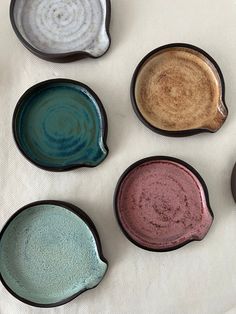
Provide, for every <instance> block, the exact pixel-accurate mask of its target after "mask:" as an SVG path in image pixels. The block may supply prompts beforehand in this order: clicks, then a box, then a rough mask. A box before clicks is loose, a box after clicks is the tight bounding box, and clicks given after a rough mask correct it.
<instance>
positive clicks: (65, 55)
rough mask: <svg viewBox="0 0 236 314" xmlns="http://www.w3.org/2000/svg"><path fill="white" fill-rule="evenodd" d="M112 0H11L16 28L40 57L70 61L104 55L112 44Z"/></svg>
mask: <svg viewBox="0 0 236 314" xmlns="http://www.w3.org/2000/svg"><path fill="white" fill-rule="evenodd" d="M110 14H111V7H110V0H57V1H55V0H41V1H39V0H11V6H10V18H11V23H12V26H13V29H14V31H15V33H16V35H17V36H18V38H19V39H20V41H21V42H22V43H23V45H24V46H25V47H26V48H27V49H29V50H30V51H31V52H32V53H34V54H35V55H37V56H38V57H40V58H42V59H45V60H48V61H52V62H69V61H74V60H78V59H82V58H85V57H92V58H98V57H101V56H102V55H103V54H105V53H106V51H107V50H108V49H109V46H110V35H109V24H110Z"/></svg>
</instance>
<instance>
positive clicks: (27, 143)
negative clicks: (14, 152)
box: [13, 79, 108, 171]
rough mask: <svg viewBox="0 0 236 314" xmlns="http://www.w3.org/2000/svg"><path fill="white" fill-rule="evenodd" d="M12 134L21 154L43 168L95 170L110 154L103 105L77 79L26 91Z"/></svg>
mask: <svg viewBox="0 0 236 314" xmlns="http://www.w3.org/2000/svg"><path fill="white" fill-rule="evenodd" d="M13 134H14V138H15V141H16V144H17V146H18V148H19V149H20V151H21V152H22V153H23V155H24V156H25V157H26V158H27V159H28V160H29V161H31V162H32V163H34V164H35V165H36V166H38V167H40V168H42V169H45V170H50V171H66V170H70V169H74V168H78V167H83V166H84V167H95V166H97V165H98V164H100V163H101V162H102V161H103V160H104V159H105V158H106V156H107V154H108V148H107V146H106V137H107V118H106V113H105V110H104V108H103V106H102V103H101V101H100V100H99V98H98V97H97V96H96V94H95V93H94V92H93V91H92V90H91V89H90V88H89V87H88V86H86V85H84V84H82V83H80V82H76V81H71V80H66V79H56V80H49V81H45V82H42V83H39V84H37V85H35V86H33V87H32V88H30V89H29V90H28V91H26V93H25V94H24V95H23V96H22V97H21V98H20V100H19V102H18V104H17V106H16V109H15V112H14V115H13Z"/></svg>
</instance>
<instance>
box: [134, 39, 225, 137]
mask: <svg viewBox="0 0 236 314" xmlns="http://www.w3.org/2000/svg"><path fill="white" fill-rule="evenodd" d="M131 97H132V102H133V106H134V109H135V111H136V113H137V115H138V117H139V118H140V120H141V121H142V122H143V123H144V124H145V125H147V126H148V127H149V128H151V129H152V130H153V131H156V132H159V133H162V134H164V135H170V136H171V135H173V136H177V135H180V136H184V135H191V134H194V133H199V132H202V131H209V132H216V131H217V130H218V129H219V128H220V127H221V126H222V124H223V123H224V121H225V119H226V118H227V115H228V110H227V108H226V106H225V102H224V80H223V76H222V73H221V71H220V69H219V67H218V65H217V64H216V62H215V61H214V60H213V59H212V58H211V57H210V56H208V55H207V54H206V53H205V52H204V51H202V50H201V49H199V48H197V47H194V46H191V45H187V44H171V45H167V46H163V47H160V48H158V49H155V50H154V51H152V52H151V53H149V54H148V55H147V56H146V57H145V58H144V59H143V60H142V61H141V62H140V64H139V65H138V67H137V69H136V71H135V74H134V77H133V81H132V85H131Z"/></svg>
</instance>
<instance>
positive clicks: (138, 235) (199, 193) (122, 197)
mask: <svg viewBox="0 0 236 314" xmlns="http://www.w3.org/2000/svg"><path fill="white" fill-rule="evenodd" d="M193 171H194V172H193ZM200 180H201V181H200ZM115 208H116V214H117V218H118V221H119V223H120V225H121V227H122V230H123V231H124V232H125V234H126V235H127V236H128V238H129V239H130V240H131V241H132V242H134V243H135V244H136V245H138V246H140V247H142V248H145V249H148V250H153V251H166V250H172V249H176V248H178V247H180V246H182V245H184V244H186V243H188V242H190V241H193V240H202V239H203V238H204V237H205V235H206V234H207V232H208V230H209V229H210V227H211V224H212V221H213V214H212V212H211V209H210V205H209V201H208V193H207V189H206V186H205V184H204V182H203V181H202V179H201V178H200V176H199V175H198V174H197V173H196V172H195V170H194V169H191V167H190V166H189V165H187V164H186V163H184V162H182V161H180V160H177V159H173V158H170V157H151V158H148V159H144V160H141V161H139V162H138V163H136V164H134V165H133V166H131V167H130V168H129V169H128V170H127V171H126V172H125V173H124V175H123V176H122V177H121V179H120V181H119V183H118V186H117V190H116V193H115Z"/></svg>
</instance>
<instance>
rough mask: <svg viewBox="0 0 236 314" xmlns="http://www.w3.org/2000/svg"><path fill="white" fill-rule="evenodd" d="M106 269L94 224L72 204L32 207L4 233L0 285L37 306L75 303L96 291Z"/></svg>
mask: <svg viewBox="0 0 236 314" xmlns="http://www.w3.org/2000/svg"><path fill="white" fill-rule="evenodd" d="M107 267H108V265H107V261H106V260H105V258H104V257H103V254H102V249H101V244H100V240H99V237H98V233H97V231H96V228H95V226H94V224H93V223H92V221H91V220H90V218H89V217H88V216H87V215H86V214H85V213H84V212H83V211H82V210H80V209H79V208H77V207H75V206H73V205H71V204H67V203H64V202H57V201H42V202H36V203H32V204H29V205H27V206H25V207H23V208H22V209H20V210H19V211H18V212H16V213H15V214H14V215H13V216H12V217H11V218H10V219H9V221H8V222H7V223H6V225H5V226H4V227H3V230H2V231H1V233H0V279H1V281H2V283H3V285H4V286H5V287H6V288H7V289H8V291H9V292H10V293H11V294H13V295H14V296H15V297H16V298H18V299H19V300H21V301H23V302H25V303H27V304H30V305H33V306H38V307H54V306H59V305H62V304H65V303H67V302H69V301H71V300H72V299H74V298H75V297H77V296H78V295H79V294H81V293H82V292H84V291H86V290H88V289H92V288H94V287H96V286H97V285H98V284H99V283H100V281H101V280H102V279H103V277H104V275H105V273H106V271H107Z"/></svg>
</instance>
